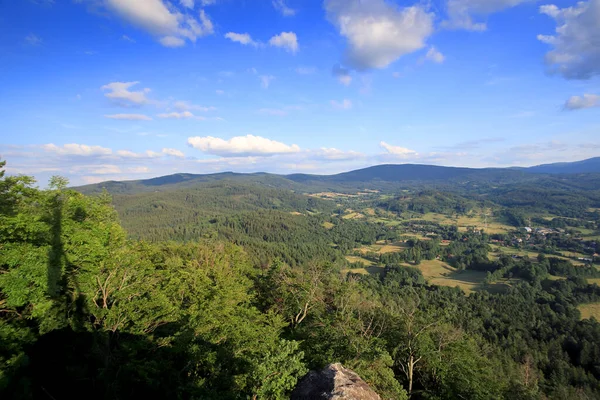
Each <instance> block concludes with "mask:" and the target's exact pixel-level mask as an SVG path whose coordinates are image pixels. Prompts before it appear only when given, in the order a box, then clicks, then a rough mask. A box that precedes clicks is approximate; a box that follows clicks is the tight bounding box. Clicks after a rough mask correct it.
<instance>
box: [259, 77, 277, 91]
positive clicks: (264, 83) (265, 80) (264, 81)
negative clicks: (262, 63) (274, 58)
mask: <svg viewBox="0 0 600 400" xmlns="http://www.w3.org/2000/svg"><path fill="white" fill-rule="evenodd" d="M259 78H260V86H261V87H262V88H263V89H268V88H269V86H271V82H273V80H274V79H275V77H274V76H272V75H261V76H259Z"/></svg>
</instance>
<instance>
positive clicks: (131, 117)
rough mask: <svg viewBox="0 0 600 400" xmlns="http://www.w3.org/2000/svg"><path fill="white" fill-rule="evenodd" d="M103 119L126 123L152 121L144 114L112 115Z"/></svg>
mask: <svg viewBox="0 0 600 400" xmlns="http://www.w3.org/2000/svg"><path fill="white" fill-rule="evenodd" d="M104 118H109V119H123V120H128V121H152V118H150V117H149V116H147V115H144V114H112V115H105V116H104Z"/></svg>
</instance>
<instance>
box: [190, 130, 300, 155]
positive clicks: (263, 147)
mask: <svg viewBox="0 0 600 400" xmlns="http://www.w3.org/2000/svg"><path fill="white" fill-rule="evenodd" d="M188 144H189V145H190V146H191V147H193V148H195V149H197V150H200V151H202V152H204V153H207V154H212V155H217V156H222V157H234V156H237V157H240V156H246V157H247V156H272V155H276V154H290V153H298V152H299V151H300V147H298V146H297V145H295V144H292V145H287V144H284V143H281V142H277V141H275V140H270V139H267V138H263V137H261V136H254V135H246V136H237V137H233V138H231V139H229V140H223V139H220V138H215V137H212V136H206V137H199V136H196V137H190V138H188Z"/></svg>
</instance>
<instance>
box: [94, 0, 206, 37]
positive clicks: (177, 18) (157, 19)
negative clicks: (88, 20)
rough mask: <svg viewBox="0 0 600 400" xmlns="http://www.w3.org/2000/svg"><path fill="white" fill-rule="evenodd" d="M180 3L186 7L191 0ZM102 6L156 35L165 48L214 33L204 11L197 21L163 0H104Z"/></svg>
mask: <svg viewBox="0 0 600 400" xmlns="http://www.w3.org/2000/svg"><path fill="white" fill-rule="evenodd" d="M182 3H188V4H189V3H190V0H184V2H182ZM192 3H193V2H192ZM105 4H106V6H107V8H108V9H109V10H111V11H113V12H114V13H116V14H117V15H118V16H119V17H121V18H122V19H124V20H126V21H128V22H130V23H132V24H134V25H136V26H139V27H140V28H142V29H144V30H146V31H148V32H150V33H151V34H153V35H155V36H158V37H159V38H160V42H161V43H162V44H163V45H164V46H168V47H177V46H181V45H182V42H184V39H187V40H190V41H191V42H195V41H196V39H197V38H199V37H203V36H206V35H210V34H212V33H214V27H213V24H212V21H211V20H210V18H209V17H208V15H206V13H205V12H204V10H201V11H200V13H199V15H198V19H196V18H194V17H192V16H191V15H189V14H186V13H182V12H181V11H179V10H178V9H177V8H176V7H175V6H174V5H173V4H169V6H167V4H165V3H164V2H163V1H162V0H105ZM184 6H187V4H185V5H184Z"/></svg>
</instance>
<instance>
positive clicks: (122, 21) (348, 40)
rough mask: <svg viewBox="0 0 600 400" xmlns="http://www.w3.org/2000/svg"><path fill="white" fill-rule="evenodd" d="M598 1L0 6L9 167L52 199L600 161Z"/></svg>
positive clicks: (130, 0)
mask: <svg viewBox="0 0 600 400" xmlns="http://www.w3.org/2000/svg"><path fill="white" fill-rule="evenodd" d="M599 37H600V0H587V1H580V2H575V1H552V0H550V1H535V0H435V1H417V0H410V1H391V0H252V1H250V0H181V1H179V0H172V1H170V2H169V1H166V0H20V1H9V0H4V1H2V0H0V88H1V89H0V90H1V93H2V95H1V96H0V118H1V120H2V128H1V131H0V132H1V137H0V157H1V158H2V159H6V160H7V161H8V168H7V170H8V172H9V173H13V174H18V173H24V174H28V175H34V176H36V177H37V178H38V180H39V181H40V183H41V184H42V185H43V184H44V183H45V181H46V180H47V179H48V177H49V176H51V175H54V174H60V175H63V176H66V177H68V178H69V179H70V180H71V182H72V183H73V184H83V183H93V182H99V181H105V180H111V179H119V180H120V179H141V178H147V177H152V176H159V175H166V174H171V173H175V172H190V173H212V172H218V171H231V170H233V171H239V172H255V171H268V172H277V173H289V172H308V173H335V172H341V171H345V170H349V169H353V168H358V167H364V166H367V165H374V164H380V163H426V164H438V165H453V166H471V167H484V166H492V167H497V166H511V165H522V166H525V165H535V164H540V163H546V162H557V161H573V160H579V159H584V158H589V157H594V156H599V155H600V135H599V134H598V133H599V132H600V118H599V117H600V108H599V106H600V97H599V95H600V82H599V78H598V75H600V41H599V40H598V38H599Z"/></svg>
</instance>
